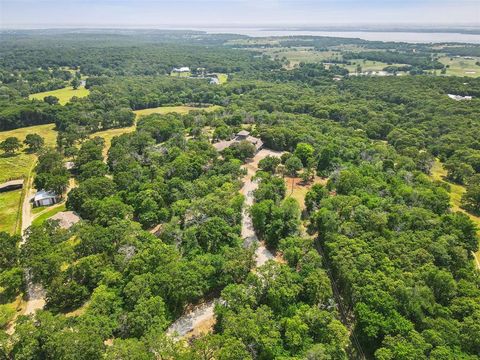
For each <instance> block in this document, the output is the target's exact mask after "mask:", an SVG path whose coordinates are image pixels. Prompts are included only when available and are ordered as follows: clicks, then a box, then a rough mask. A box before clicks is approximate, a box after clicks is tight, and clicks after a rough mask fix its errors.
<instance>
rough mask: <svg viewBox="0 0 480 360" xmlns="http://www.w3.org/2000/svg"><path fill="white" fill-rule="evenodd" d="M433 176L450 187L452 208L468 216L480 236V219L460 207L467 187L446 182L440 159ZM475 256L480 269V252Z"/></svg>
mask: <svg viewBox="0 0 480 360" xmlns="http://www.w3.org/2000/svg"><path fill="white" fill-rule="evenodd" d="M431 174H432V175H431V177H432V179H433V180H436V181H442V182H444V183H446V184H448V185H449V186H450V191H449V193H450V205H451V206H452V209H453V211H461V212H463V213H465V214H467V215H468V217H469V218H470V219H471V220H472V221H473V222H474V223H475V224H476V225H477V228H478V229H477V230H478V231H477V233H478V234H479V236H480V217H479V216H475V215H472V214H470V213H468V212H466V211H465V210H463V209H462V208H461V207H460V202H461V200H462V195H463V193H464V192H465V191H466V190H465V187H464V186H462V185H458V184H454V183H451V182H450V181H447V180H446V176H447V171H446V170H445V169H444V167H443V165H442V163H441V162H440V161H439V160H438V159H436V160H435V162H434V164H433V166H432V170H431ZM474 256H475V262H476V264H477V267H478V268H479V269H480V250H478V251H477V252H476V253H475V254H474Z"/></svg>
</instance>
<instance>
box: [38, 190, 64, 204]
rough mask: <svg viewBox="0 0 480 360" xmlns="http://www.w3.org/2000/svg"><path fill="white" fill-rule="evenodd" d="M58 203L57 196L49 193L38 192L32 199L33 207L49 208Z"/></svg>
mask: <svg viewBox="0 0 480 360" xmlns="http://www.w3.org/2000/svg"><path fill="white" fill-rule="evenodd" d="M57 202H58V196H57V195H56V194H55V193H52V192H50V191H45V190H40V191H37V193H36V194H35V196H34V197H33V205H34V206H37V207H38V206H50V205H53V204H56V203H57Z"/></svg>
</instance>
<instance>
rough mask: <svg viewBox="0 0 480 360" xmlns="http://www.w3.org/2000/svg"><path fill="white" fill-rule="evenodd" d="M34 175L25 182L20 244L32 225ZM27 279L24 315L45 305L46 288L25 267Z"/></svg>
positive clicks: (23, 242) (25, 239) (24, 240)
mask: <svg viewBox="0 0 480 360" xmlns="http://www.w3.org/2000/svg"><path fill="white" fill-rule="evenodd" d="M32 179H33V178H32V177H31V176H29V177H28V180H27V181H26V182H25V198H24V199H23V204H22V240H21V241H20V246H22V245H23V244H25V242H26V241H27V237H26V235H27V234H26V230H27V229H28V228H29V227H30V225H32V221H33V216H32V207H31V205H30V200H31V198H32V196H33V195H34V191H33V188H32ZM25 281H26V283H27V299H28V300H27V303H26V306H25V312H24V313H23V314H24V315H30V314H34V313H35V311H37V310H40V309H43V307H44V306H45V290H44V289H43V287H42V286H41V285H40V284H34V283H33V281H32V274H31V271H30V269H25Z"/></svg>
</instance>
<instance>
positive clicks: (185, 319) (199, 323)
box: [167, 149, 282, 339]
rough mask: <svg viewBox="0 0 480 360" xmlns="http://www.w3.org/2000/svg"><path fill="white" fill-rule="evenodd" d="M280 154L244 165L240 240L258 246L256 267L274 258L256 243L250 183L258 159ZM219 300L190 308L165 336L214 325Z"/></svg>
mask: <svg viewBox="0 0 480 360" xmlns="http://www.w3.org/2000/svg"><path fill="white" fill-rule="evenodd" d="M281 155H282V153H280V152H276V151H271V150H266V149H263V150H260V151H259V152H258V153H257V154H256V155H255V157H254V158H253V159H252V160H251V161H250V162H249V163H247V164H245V165H244V166H243V167H244V168H245V169H247V175H245V177H244V178H243V181H244V183H243V187H242V189H241V190H240V193H242V194H243V195H245V203H244V207H243V210H242V238H243V239H244V242H243V244H244V246H245V247H250V246H252V245H254V244H258V247H257V249H256V251H255V258H256V261H255V263H256V267H258V266H262V265H263V264H265V263H266V262H267V261H268V260H275V256H274V255H273V254H272V253H271V252H270V251H269V250H268V249H267V248H266V247H265V244H263V243H262V242H259V241H258V238H257V235H256V234H255V231H254V229H253V223H252V218H251V216H250V213H249V207H250V206H252V205H253V200H254V198H253V192H254V191H255V190H256V189H257V187H258V183H257V182H256V181H254V180H252V178H253V176H255V173H256V172H257V170H258V162H259V161H260V160H262V159H263V158H265V157H267V156H276V157H280V156H281ZM219 301H222V299H215V300H212V301H209V302H207V303H204V304H200V305H198V306H195V307H193V308H192V309H191V310H190V311H187V312H186V313H185V314H184V315H182V316H181V317H180V318H178V319H177V320H176V321H175V322H174V323H173V324H172V325H170V327H169V328H168V329H167V334H168V335H170V336H173V337H175V338H177V339H179V338H182V337H186V336H195V335H199V334H201V333H202V332H203V333H204V332H207V331H209V330H210V329H211V328H212V326H213V325H214V324H215V314H214V308H215V304H216V303H217V302H219Z"/></svg>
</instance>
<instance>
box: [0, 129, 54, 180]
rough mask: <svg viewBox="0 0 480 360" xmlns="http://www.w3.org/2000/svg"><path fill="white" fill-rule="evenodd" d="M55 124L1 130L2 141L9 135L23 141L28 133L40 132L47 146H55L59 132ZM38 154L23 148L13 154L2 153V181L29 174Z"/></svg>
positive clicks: (0, 161)
mask: <svg viewBox="0 0 480 360" xmlns="http://www.w3.org/2000/svg"><path fill="white" fill-rule="evenodd" d="M54 127H55V125H54V124H47V125H37V126H29V127H25V128H20V129H15V130H9V131H1V132H0V141H3V140H5V139H6V138H7V137H10V136H15V137H17V138H18V139H19V140H20V141H22V142H23V140H24V139H25V136H27V135H28V134H38V135H40V136H41V137H43V138H44V139H45V145H46V146H55V143H56V141H57V132H56V131H55V130H53V129H54ZM35 159H36V155H34V154H29V153H27V152H26V151H25V150H21V151H20V152H18V153H17V154H15V155H13V156H7V157H5V156H3V154H1V155H0V183H3V182H5V181H8V180H12V179H19V178H21V177H25V176H27V175H28V172H29V171H30V168H31V167H32V165H33V164H34V162H35Z"/></svg>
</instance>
